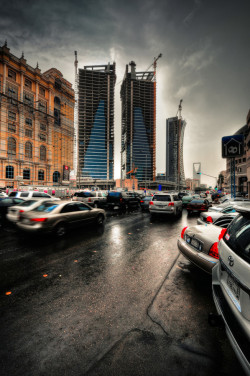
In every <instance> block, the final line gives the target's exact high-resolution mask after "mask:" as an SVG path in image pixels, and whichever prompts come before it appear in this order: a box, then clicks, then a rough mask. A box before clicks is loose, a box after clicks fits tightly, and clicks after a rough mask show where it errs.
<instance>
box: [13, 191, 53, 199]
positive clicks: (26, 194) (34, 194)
mask: <svg viewBox="0 0 250 376" xmlns="http://www.w3.org/2000/svg"><path fill="white" fill-rule="evenodd" d="M9 197H15V198H22V199H24V200H30V199H32V198H35V199H39V198H40V199H41V198H53V200H60V198H57V197H53V196H50V195H49V194H48V193H45V192H39V191H21V192H17V191H13V192H11V193H10V194H9Z"/></svg>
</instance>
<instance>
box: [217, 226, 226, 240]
mask: <svg viewBox="0 0 250 376" xmlns="http://www.w3.org/2000/svg"><path fill="white" fill-rule="evenodd" d="M226 232H227V229H226V228H223V229H222V230H221V233H220V235H219V240H221V239H222V238H223V236H224V235H225V233H226Z"/></svg>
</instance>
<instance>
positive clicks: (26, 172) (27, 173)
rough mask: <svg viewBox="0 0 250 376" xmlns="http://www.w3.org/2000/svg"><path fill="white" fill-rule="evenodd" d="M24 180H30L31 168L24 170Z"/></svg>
mask: <svg viewBox="0 0 250 376" xmlns="http://www.w3.org/2000/svg"><path fill="white" fill-rule="evenodd" d="M23 179H26V180H29V179H30V169H29V168H24V169H23Z"/></svg>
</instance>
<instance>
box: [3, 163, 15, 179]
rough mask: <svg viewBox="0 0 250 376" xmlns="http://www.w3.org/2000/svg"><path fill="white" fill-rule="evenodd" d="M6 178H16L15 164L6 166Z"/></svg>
mask: <svg viewBox="0 0 250 376" xmlns="http://www.w3.org/2000/svg"><path fill="white" fill-rule="evenodd" d="M5 178H6V179H14V167H13V166H6V172H5Z"/></svg>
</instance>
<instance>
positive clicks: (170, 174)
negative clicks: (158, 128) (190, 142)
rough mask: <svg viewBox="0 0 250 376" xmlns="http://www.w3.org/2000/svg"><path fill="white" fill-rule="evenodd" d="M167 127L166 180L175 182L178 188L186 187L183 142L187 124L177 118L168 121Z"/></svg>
mask: <svg viewBox="0 0 250 376" xmlns="http://www.w3.org/2000/svg"><path fill="white" fill-rule="evenodd" d="M166 125H167V129H166V138H167V139H166V180H168V181H172V182H174V183H175V184H176V187H177V188H179V187H185V185H186V184H185V173H184V164H183V140H184V131H185V127H186V122H185V120H182V119H179V118H178V117H177V116H176V117H173V118H169V119H167V123H166Z"/></svg>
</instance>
